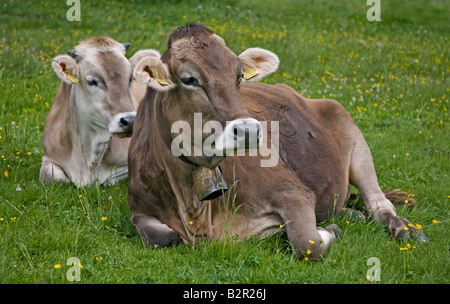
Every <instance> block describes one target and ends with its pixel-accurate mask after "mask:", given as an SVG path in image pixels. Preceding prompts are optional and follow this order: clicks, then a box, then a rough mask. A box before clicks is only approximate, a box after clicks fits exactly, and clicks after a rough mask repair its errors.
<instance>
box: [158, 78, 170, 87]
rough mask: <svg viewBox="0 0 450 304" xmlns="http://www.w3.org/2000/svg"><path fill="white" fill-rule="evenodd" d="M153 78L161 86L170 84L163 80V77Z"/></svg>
mask: <svg viewBox="0 0 450 304" xmlns="http://www.w3.org/2000/svg"><path fill="white" fill-rule="evenodd" d="M155 80H156V81H157V82H158V83H159V84H160V85H162V86H166V85H169V84H170V83H168V82H167V81H165V80H164V79H161V78H155Z"/></svg>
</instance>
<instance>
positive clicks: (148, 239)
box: [130, 213, 180, 247]
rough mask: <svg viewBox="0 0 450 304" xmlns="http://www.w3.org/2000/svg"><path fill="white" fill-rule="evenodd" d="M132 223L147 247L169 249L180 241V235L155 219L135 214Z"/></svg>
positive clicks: (132, 216)
mask: <svg viewBox="0 0 450 304" xmlns="http://www.w3.org/2000/svg"><path fill="white" fill-rule="evenodd" d="M130 221H131V224H133V226H134V227H135V228H136V231H137V232H138V234H139V236H140V237H141V240H142V242H143V243H144V245H146V246H149V247H150V246H155V245H157V246H159V247H169V246H172V245H173V244H174V243H175V242H177V241H178V240H179V239H180V238H179V236H178V233H176V232H175V231H174V230H172V229H171V228H170V227H169V226H167V225H166V224H163V223H161V221H159V220H158V219H156V218H154V217H149V216H146V215H144V214H142V213H133V214H132V215H131V219H130Z"/></svg>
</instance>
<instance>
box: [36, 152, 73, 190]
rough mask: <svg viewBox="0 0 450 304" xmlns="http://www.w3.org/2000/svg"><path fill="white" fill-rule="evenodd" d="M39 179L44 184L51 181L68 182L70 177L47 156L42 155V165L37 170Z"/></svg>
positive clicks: (48, 183)
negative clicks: (38, 170)
mask: <svg viewBox="0 0 450 304" xmlns="http://www.w3.org/2000/svg"><path fill="white" fill-rule="evenodd" d="M39 181H40V182H41V183H42V184H44V185H50V184H51V183H53V182H55V183H70V178H69V177H67V175H66V173H65V172H64V170H63V169H62V168H61V167H60V166H59V165H57V164H55V163H54V162H53V161H52V160H51V159H50V158H48V157H47V156H44V157H42V166H41V170H40V172H39Z"/></svg>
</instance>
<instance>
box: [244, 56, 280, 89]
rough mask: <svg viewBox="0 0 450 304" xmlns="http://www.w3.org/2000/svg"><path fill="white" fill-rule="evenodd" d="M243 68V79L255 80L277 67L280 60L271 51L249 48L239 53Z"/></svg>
mask: <svg viewBox="0 0 450 304" xmlns="http://www.w3.org/2000/svg"><path fill="white" fill-rule="evenodd" d="M239 60H241V62H242V66H243V68H244V81H247V82H256V81H259V80H261V79H263V78H264V77H266V76H267V75H269V74H272V73H273V72H275V71H276V70H277V69H278V65H279V64H280V60H279V59H278V56H277V55H276V54H274V53H272V52H271V51H268V50H265V49H261V48H250V49H247V50H245V51H244V52H242V53H241V54H240V55H239Z"/></svg>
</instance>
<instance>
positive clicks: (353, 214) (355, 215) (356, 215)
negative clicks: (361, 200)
mask: <svg viewBox="0 0 450 304" xmlns="http://www.w3.org/2000/svg"><path fill="white" fill-rule="evenodd" d="M344 212H345V214H347V215H348V216H350V218H351V219H354V220H357V221H358V222H362V223H364V222H365V221H366V219H365V218H364V214H363V213H362V212H361V211H358V210H355V209H350V208H345V209H344Z"/></svg>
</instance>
